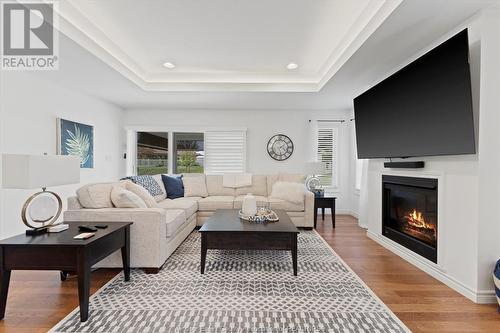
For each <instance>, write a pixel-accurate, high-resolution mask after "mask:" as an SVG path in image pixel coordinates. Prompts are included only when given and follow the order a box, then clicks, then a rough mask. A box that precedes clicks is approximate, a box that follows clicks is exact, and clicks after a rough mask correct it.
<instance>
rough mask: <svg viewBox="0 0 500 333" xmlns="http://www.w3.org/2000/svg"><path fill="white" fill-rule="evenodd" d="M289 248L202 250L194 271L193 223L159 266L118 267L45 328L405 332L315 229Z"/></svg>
mask: <svg viewBox="0 0 500 333" xmlns="http://www.w3.org/2000/svg"><path fill="white" fill-rule="evenodd" d="M298 249H299V252H298V257H299V260H298V276H296V277H295V276H293V273H292V261H291V255H290V253H289V252H283V251H227V250H226V251H220V250H209V251H208V255H207V266H206V271H205V274H204V275H201V274H200V263H199V262H200V234H199V233H198V232H197V231H194V232H193V233H192V234H191V235H190V236H189V237H188V238H187V239H186V240H185V241H184V243H182V245H181V246H180V247H179V248H178V249H177V251H176V252H175V253H174V254H173V255H172V256H171V257H170V258H169V259H168V260H167V262H166V263H165V266H164V267H163V269H162V270H161V271H160V273H158V274H152V275H146V274H144V273H143V272H142V271H141V270H133V271H132V275H131V281H130V282H128V283H126V282H123V276H122V274H121V273H120V274H118V275H117V276H116V277H115V278H113V279H112V280H111V281H110V282H109V283H108V284H107V285H105V286H104V287H102V288H101V289H100V290H99V291H98V292H97V293H96V294H95V295H94V296H93V297H92V299H91V302H90V313H89V319H88V321H87V322H85V323H80V321H79V312H78V309H75V310H74V311H73V312H72V313H70V314H69V315H68V316H67V317H66V318H65V319H63V320H62V321H61V322H60V323H59V324H57V325H56V326H55V327H54V328H53V329H52V330H51V332H53V333H56V332H179V333H184V332H205V333H212V332H220V333H233V332H234V333H236V332H238V333H240V332H241V333H243V332H245V333H250V332H252V333H253V332H258V333H275V332H276V333H278V332H289V333H292V332H293V333H300V332H304V333H306V332H307V333H309V332H365V333H366V332H409V330H408V329H407V328H406V327H405V326H404V324H403V323H402V322H401V321H400V320H399V319H398V318H397V317H396V316H395V315H394V314H393V313H392V312H391V311H390V310H389V309H388V308H387V307H386V306H385V305H384V304H383V303H382V302H381V301H380V300H379V299H378V298H377V297H376V296H375V295H374V294H373V292H372V291H371V290H370V289H368V287H367V286H366V285H365V284H364V283H363V282H362V281H361V279H360V278H359V277H358V276H357V275H356V274H355V273H354V272H353V271H352V270H351V269H350V268H349V267H348V266H347V265H346V264H345V263H344V262H343V261H342V259H340V258H339V256H338V255H336V254H335V252H334V251H333V250H332V249H331V248H330V246H329V245H328V244H327V243H326V242H325V241H324V240H323V239H322V238H321V237H320V236H319V235H318V234H317V233H316V232H315V231H301V233H300V235H299V238H298Z"/></svg>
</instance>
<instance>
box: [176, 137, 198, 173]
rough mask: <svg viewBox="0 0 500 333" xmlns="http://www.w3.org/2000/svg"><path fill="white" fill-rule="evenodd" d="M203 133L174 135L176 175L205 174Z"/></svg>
mask: <svg viewBox="0 0 500 333" xmlns="http://www.w3.org/2000/svg"><path fill="white" fill-rule="evenodd" d="M204 147H205V142H204V135H203V133H174V156H173V158H174V160H173V162H174V165H173V167H174V173H203V166H204V160H205V148H204Z"/></svg>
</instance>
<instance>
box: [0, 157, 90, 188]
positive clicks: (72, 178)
mask: <svg viewBox="0 0 500 333" xmlns="http://www.w3.org/2000/svg"><path fill="white" fill-rule="evenodd" d="M79 182H80V158H79V157H77V156H69V155H64V156H63V155H17V154H3V155H2V187H3V188H16V189H34V188H43V187H50V186H58V185H67V184H76V183H79Z"/></svg>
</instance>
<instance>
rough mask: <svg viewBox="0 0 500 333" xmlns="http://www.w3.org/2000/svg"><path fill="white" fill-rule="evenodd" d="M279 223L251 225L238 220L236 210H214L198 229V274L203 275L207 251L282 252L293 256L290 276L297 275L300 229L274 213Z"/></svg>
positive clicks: (279, 212)
mask: <svg viewBox="0 0 500 333" xmlns="http://www.w3.org/2000/svg"><path fill="white" fill-rule="evenodd" d="M274 211H275V212H276V214H278V217H279V221H277V222H270V223H265V224H263V223H252V222H248V221H244V220H241V219H240V217H239V215H238V210H237V209H217V210H216V211H215V213H214V214H213V215H212V216H210V218H209V219H208V220H207V221H205V223H203V226H202V227H201V228H200V233H201V274H203V273H205V261H206V258H207V250H208V249H217V250H285V251H290V252H291V253H292V264H293V275H297V235H298V234H299V229H297V227H296V226H295V225H294V224H293V222H292V221H291V220H290V217H289V216H288V214H287V213H286V212H285V211H283V210H278V209H276V210H274Z"/></svg>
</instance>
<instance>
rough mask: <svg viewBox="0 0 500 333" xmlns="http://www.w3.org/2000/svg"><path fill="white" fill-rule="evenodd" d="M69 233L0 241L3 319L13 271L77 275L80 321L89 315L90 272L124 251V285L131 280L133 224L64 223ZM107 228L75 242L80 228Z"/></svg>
mask: <svg viewBox="0 0 500 333" xmlns="http://www.w3.org/2000/svg"><path fill="white" fill-rule="evenodd" d="M65 223H67V224H69V229H68V230H65V231H62V232H60V233H47V234H42V235H37V236H27V235H26V234H22V235H18V236H14V237H11V238H7V239H4V240H2V241H0V319H2V318H3V317H4V315H5V307H6V304H7V293H8V291H9V281H10V272H11V271H12V270H16V269H17V270H58V271H64V272H68V271H70V272H76V273H77V275H78V298H79V301H80V320H81V321H86V320H87V318H88V314H89V292H90V268H91V267H92V265H94V264H96V263H97V262H99V261H101V260H102V259H104V258H105V257H107V256H108V255H110V254H111V253H113V252H115V251H117V250H121V253H122V260H123V270H124V274H125V281H129V279H130V225H131V224H132V222H109V223H108V222H65ZM81 224H89V225H99V224H106V225H107V226H108V228H106V229H98V231H97V232H96V234H95V236H93V237H91V238H88V239H86V240H78V239H73V236H76V235H78V234H79V233H81V232H79V231H78V225H81Z"/></svg>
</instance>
